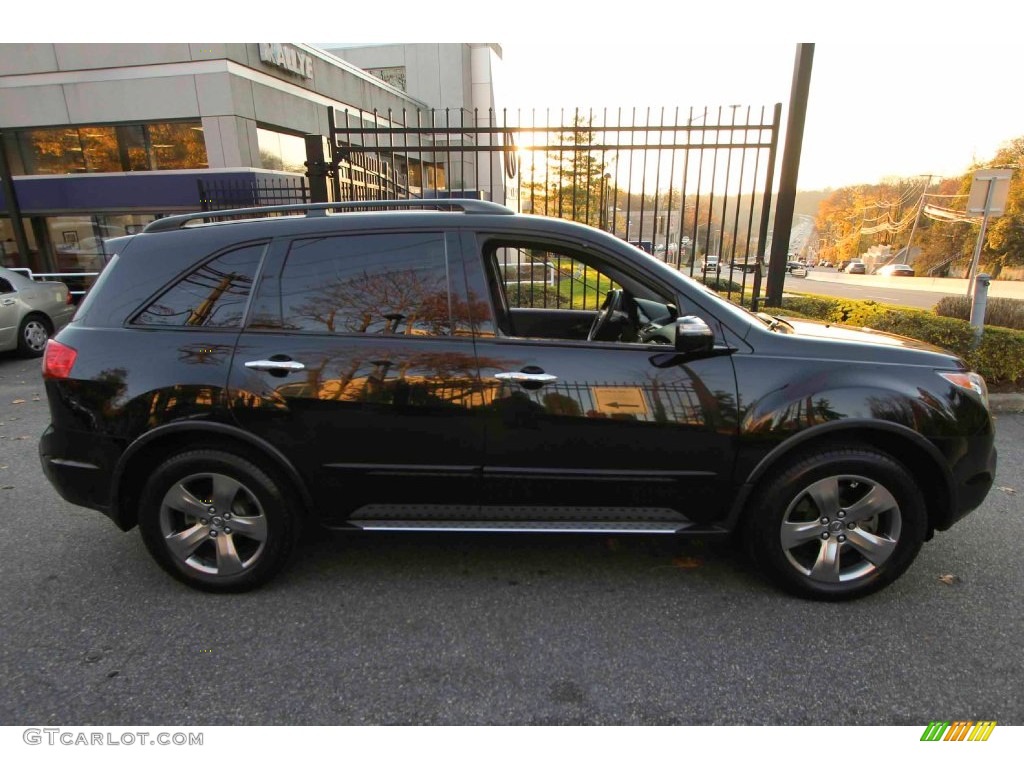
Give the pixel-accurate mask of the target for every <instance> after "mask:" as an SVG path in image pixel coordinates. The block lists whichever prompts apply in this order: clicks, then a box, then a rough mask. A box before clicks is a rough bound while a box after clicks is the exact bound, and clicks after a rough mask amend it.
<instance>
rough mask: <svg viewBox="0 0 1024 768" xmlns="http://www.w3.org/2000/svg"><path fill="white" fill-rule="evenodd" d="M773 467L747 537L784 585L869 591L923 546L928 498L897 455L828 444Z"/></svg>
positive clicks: (799, 590) (828, 595) (827, 591)
mask: <svg viewBox="0 0 1024 768" xmlns="http://www.w3.org/2000/svg"><path fill="white" fill-rule="evenodd" d="M773 474H775V479H774V480H772V481H770V482H769V483H768V484H767V485H764V486H762V487H761V488H759V490H758V491H757V492H756V493H757V499H756V501H755V502H754V504H753V505H752V506H751V507H750V509H749V512H748V514H747V517H746V520H745V526H744V539H745V544H746V546H747V550H748V552H749V554H750V555H751V557H752V558H753V560H754V561H755V562H756V563H757V564H758V565H759V566H760V567H761V568H762V570H764V571H765V572H766V573H767V574H768V575H769V576H770V577H771V578H772V579H773V580H774V581H775V582H776V583H777V584H778V585H779V586H781V587H782V588H783V589H786V590H787V591H789V592H791V593H793V594H796V595H799V596H801V597H808V598H814V599H818V600H849V599H853V598H858V597H863V596H865V595H868V594H871V593H872V592H875V591H877V590H879V589H882V588H883V587H885V586H887V585H888V584H891V583H892V582H893V581H894V580H895V579H897V578H898V577H899V576H900V575H901V574H902V573H903V572H904V571H906V570H907V568H908V567H910V564H911V563H912V562H913V561H914V558H915V557H916V556H917V553H918V551H919V550H920V549H921V544H922V542H923V541H924V537H925V533H926V531H927V513H926V510H925V505H924V499H923V497H922V495H921V491H920V489H919V488H918V486H917V483H916V482H915V481H914V479H913V477H912V476H911V475H910V473H909V472H908V471H907V470H906V468H905V467H904V466H903V465H902V464H900V463H899V461H897V460H896V459H895V458H893V457H892V456H890V455H888V454H886V453H883V452H881V451H878V450H875V449H873V448H869V447H866V446H865V447H851V448H826V449H823V450H820V451H817V452H814V453H804V454H802V455H800V456H797V457H794V458H793V459H792V460H790V461H789V462H787V463H786V464H785V465H783V466H782V467H780V469H779V471H778V472H777V473H773ZM869 513H874V514H869Z"/></svg>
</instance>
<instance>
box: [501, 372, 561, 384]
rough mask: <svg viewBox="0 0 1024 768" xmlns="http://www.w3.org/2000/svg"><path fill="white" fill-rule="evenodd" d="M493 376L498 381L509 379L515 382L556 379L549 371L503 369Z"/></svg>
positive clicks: (543, 381)
mask: <svg viewBox="0 0 1024 768" xmlns="http://www.w3.org/2000/svg"><path fill="white" fill-rule="evenodd" d="M494 378H496V379H497V380H498V381H511V382H515V383H516V384H538V385H539V384H550V383H551V382H552V381H558V377H557V376H552V375H551V374H550V373H524V372H523V371H505V372H504V373H496V374H494Z"/></svg>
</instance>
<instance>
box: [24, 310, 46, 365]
mask: <svg viewBox="0 0 1024 768" xmlns="http://www.w3.org/2000/svg"><path fill="white" fill-rule="evenodd" d="M52 335H53V323H51V322H50V319H49V318H48V317H46V316H45V315H39V314H36V315H25V318H24V319H23V320H22V321H21V325H20V326H19V327H18V354H19V355H21V356H22V357H41V356H42V354H43V352H45V351H46V342H47V341H49V339H50V337H51V336H52Z"/></svg>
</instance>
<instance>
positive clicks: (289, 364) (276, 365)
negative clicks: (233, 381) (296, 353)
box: [245, 360, 306, 373]
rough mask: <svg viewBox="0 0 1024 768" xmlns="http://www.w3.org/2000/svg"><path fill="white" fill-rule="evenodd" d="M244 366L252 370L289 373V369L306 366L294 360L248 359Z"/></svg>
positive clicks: (301, 368) (299, 368)
mask: <svg viewBox="0 0 1024 768" xmlns="http://www.w3.org/2000/svg"><path fill="white" fill-rule="evenodd" d="M245 367H246V368H252V369H253V370H254V371H270V372H271V373H289V372H291V371H301V370H304V369H305V367H306V366H305V365H303V364H302V363H299V362H296V361H295V360H249V361H247V362H246V364H245Z"/></svg>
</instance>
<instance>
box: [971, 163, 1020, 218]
mask: <svg viewBox="0 0 1024 768" xmlns="http://www.w3.org/2000/svg"><path fill="white" fill-rule="evenodd" d="M1011 176H1013V170H1012V169H1010V168H982V169H981V170H978V171H975V172H974V180H973V181H972V182H971V194H970V196H969V197H968V198H967V212H968V213H973V214H979V215H984V214H988V215H989V216H1002V215H1003V210H1004V209H1005V208H1006V197H1007V194H1008V193H1009V191H1010V177H1011ZM989 187H992V190H991V194H989ZM986 203H987V205H986Z"/></svg>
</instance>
